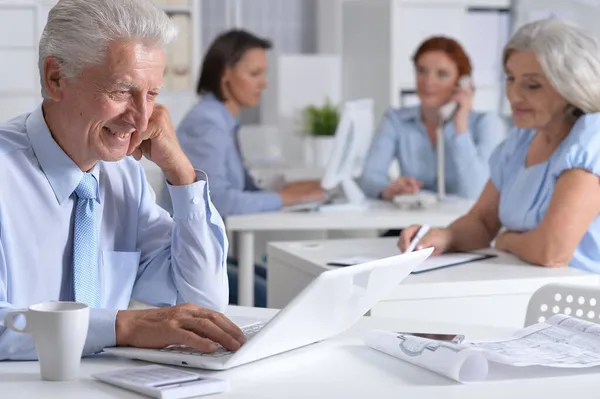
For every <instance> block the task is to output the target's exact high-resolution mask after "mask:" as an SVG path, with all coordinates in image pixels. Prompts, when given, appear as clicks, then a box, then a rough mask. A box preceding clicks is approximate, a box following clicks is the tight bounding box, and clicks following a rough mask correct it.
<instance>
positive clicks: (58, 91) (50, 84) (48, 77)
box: [43, 56, 65, 101]
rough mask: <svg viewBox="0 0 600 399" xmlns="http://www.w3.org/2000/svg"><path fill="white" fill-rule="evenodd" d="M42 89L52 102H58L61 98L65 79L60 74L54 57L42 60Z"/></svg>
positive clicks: (58, 64) (57, 62)
mask: <svg viewBox="0 0 600 399" xmlns="http://www.w3.org/2000/svg"><path fill="white" fill-rule="evenodd" d="M43 83H44V87H45V88H46V92H47V93H48V97H50V98H51V99H52V100H54V101H60V100H62V98H63V90H64V85H65V79H64V77H63V76H62V74H61V72H60V63H59V61H58V59H57V58H56V57H52V56H50V57H46V59H45V60H44V79H43Z"/></svg>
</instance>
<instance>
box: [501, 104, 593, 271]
mask: <svg viewBox="0 0 600 399" xmlns="http://www.w3.org/2000/svg"><path fill="white" fill-rule="evenodd" d="M599 133H600V113H596V114H587V115H584V116H581V117H580V118H579V119H578V120H577V122H576V123H575V125H574V126H573V128H572V129H571V132H570V133H569V135H568V136H567V137H566V138H565V139H564V140H563V142H562V143H561V144H560V145H559V146H558V148H557V149H556V150H555V151H554V153H553V154H552V155H551V156H550V158H549V159H548V160H547V161H546V162H543V163H539V164H536V165H532V166H530V167H527V168H526V167H525V158H526V156H527V152H528V150H529V146H530V144H531V141H532V140H533V138H534V137H535V135H536V131H535V130H531V129H518V128H515V129H513V131H512V132H511V133H510V135H509V137H508V138H507V139H506V140H505V141H504V142H503V143H502V144H500V145H499V146H498V148H497V149H496V150H495V151H494V153H493V154H492V156H491V157H490V171H491V180H492V182H493V184H494V186H495V187H496V189H498V191H499V192H500V204H499V219H500V222H501V223H502V225H503V226H504V227H505V228H506V229H508V230H510V231H516V232H525V231H529V230H533V229H535V228H536V227H538V225H539V224H540V222H541V221H542V219H543V218H544V216H545V215H546V212H547V211H548V206H549V205H550V200H551V199H552V195H553V194H554V186H555V185H556V181H557V179H558V178H559V176H560V174H561V173H562V172H564V171H566V170H569V169H584V170H587V171H589V172H591V173H593V174H595V175H596V176H600V135H599ZM570 266H572V267H576V268H578V269H583V270H587V271H590V272H594V273H600V217H598V216H597V217H596V218H595V219H594V220H593V221H592V223H591V224H590V225H589V227H588V230H587V232H586V233H585V235H584V236H583V238H582V239H581V242H580V243H579V246H578V247H577V250H576V251H575V253H574V254H573V259H572V260H571V262H570Z"/></svg>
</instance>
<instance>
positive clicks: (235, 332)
mask: <svg viewBox="0 0 600 399" xmlns="http://www.w3.org/2000/svg"><path fill="white" fill-rule="evenodd" d="M212 317H213V319H212V321H213V323H215V324H216V325H217V326H218V327H219V328H220V329H221V330H223V331H225V332H226V333H227V334H229V335H230V336H232V337H233V338H234V339H235V340H236V341H238V342H239V343H240V344H244V343H246V336H245V335H244V332H243V331H242V330H241V329H240V328H239V327H238V326H237V324H235V323H234V322H233V321H231V320H229V319H228V318H227V316H225V315H223V314H221V313H213V316H212Z"/></svg>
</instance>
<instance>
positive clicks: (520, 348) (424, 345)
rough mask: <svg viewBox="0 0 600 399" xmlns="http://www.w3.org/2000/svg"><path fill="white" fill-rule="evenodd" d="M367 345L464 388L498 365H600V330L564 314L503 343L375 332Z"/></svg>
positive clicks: (598, 326)
mask: <svg viewBox="0 0 600 399" xmlns="http://www.w3.org/2000/svg"><path fill="white" fill-rule="evenodd" d="M365 343H366V344H367V345H368V346H370V347H371V348H373V349H376V350H379V351H381V352H384V353H387V354H388V355H391V356H394V357H397V358H399V359H402V360H404V361H407V362H410V363H412V364H415V365H417V366H420V367H423V368H426V369H428V370H431V371H433V372H436V373H438V374H441V375H444V376H446V377H448V378H451V379H453V380H456V381H459V382H463V383H468V382H477V381H484V380H485V379H486V378H487V375H488V371H489V368H490V367H493V365H494V364H495V363H497V364H503V365H506V366H513V367H523V366H544V367H552V368H570V369H573V368H587V367H595V366H600V325H598V324H595V323H592V322H589V321H585V320H581V319H577V318H574V317H569V316H565V315H555V316H552V317H551V318H550V319H548V320H547V321H546V322H544V323H538V324H534V325H532V326H529V327H526V328H524V329H522V330H520V331H518V332H516V333H515V334H514V335H513V336H511V337H509V338H506V339H502V340H493V341H484V342H465V343H462V344H455V343H452V342H444V341H436V340H432V339H427V338H421V337H415V336H413V335H407V334H401V333H394V332H389V331H380V330H374V331H371V332H370V333H369V334H368V335H367V336H366V338H365Z"/></svg>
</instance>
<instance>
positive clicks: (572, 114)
mask: <svg viewBox="0 0 600 399" xmlns="http://www.w3.org/2000/svg"><path fill="white" fill-rule="evenodd" d="M583 114H584V112H583V111H582V110H581V109H579V108H577V107H576V106H574V105H571V104H568V105H567V108H566V109H565V115H566V116H567V117H568V118H573V119H577V118H579V117H580V116H581V115H583Z"/></svg>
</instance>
